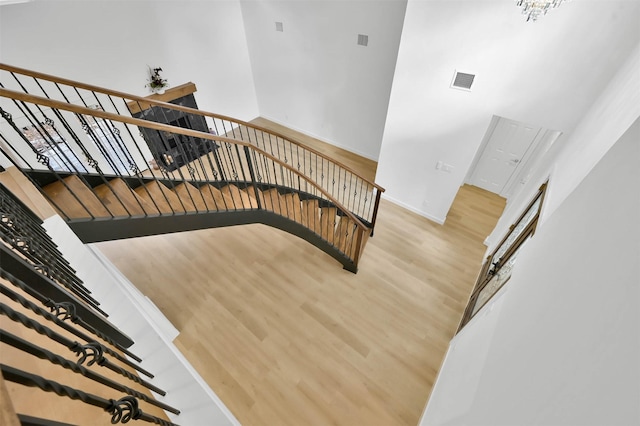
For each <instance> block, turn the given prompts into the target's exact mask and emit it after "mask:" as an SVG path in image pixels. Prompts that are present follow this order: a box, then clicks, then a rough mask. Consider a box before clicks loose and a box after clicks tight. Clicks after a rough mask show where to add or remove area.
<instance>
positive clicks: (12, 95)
mask: <svg viewBox="0 0 640 426" xmlns="http://www.w3.org/2000/svg"><path fill="white" fill-rule="evenodd" d="M0 97H5V98H9V99H14V100H19V101H24V102H29V103H32V104H37V105H44V106H47V107H50V108H55V109H61V110H65V111H70V112H73V113H76V114H81V115H89V116H94V117H99V118H103V119H106V120H112V121H117V122H120V123H127V124H131V125H133V126H138V127H146V128H149V129H155V130H160V131H164V132H169V133H177V134H181V135H185V136H193V137H197V138H200V139H208V140H211V141H214V142H215V141H218V142H227V143H232V144H235V145H240V146H245V147H248V148H249V149H252V150H254V151H256V152H258V153H260V155H263V156H264V157H266V158H269V159H270V160H272V161H274V162H275V163H276V164H278V165H279V166H281V167H284V168H286V169H288V170H289V171H291V172H293V173H294V174H295V175H297V176H298V177H299V178H302V179H304V180H305V181H307V182H308V183H309V184H311V186H312V187H314V188H316V189H317V190H319V191H320V193H322V194H323V195H324V196H325V197H327V199H328V200H329V201H331V202H332V203H333V204H334V205H335V206H336V207H338V208H339V209H340V210H341V211H342V212H343V213H345V214H346V215H347V216H348V217H349V219H351V220H353V222H354V223H355V224H356V225H357V226H358V227H359V228H361V229H362V231H363V232H364V231H366V230H368V229H369V228H368V227H367V226H365V225H364V224H363V223H362V222H361V221H360V219H358V218H357V217H356V215H354V214H353V213H352V212H351V211H350V210H349V209H347V208H346V207H344V206H343V205H342V204H341V203H340V202H339V201H338V200H336V199H335V198H333V196H331V195H330V194H329V193H328V192H327V191H325V190H324V189H323V188H322V187H320V186H319V185H317V184H316V183H315V182H314V181H312V180H310V179H309V178H307V177H306V176H305V175H303V174H301V173H300V172H299V171H297V170H296V169H295V168H294V167H292V166H290V165H288V164H286V163H284V162H282V161H281V160H280V159H279V158H277V157H274V156H273V155H271V154H269V153H268V152H266V151H263V150H262V149H260V148H258V147H256V146H255V145H252V144H250V143H247V142H244V141H240V140H237V139H231V138H225V137H223V136H214V135H212V134H210V133H205V132H200V131H198V130H193V129H185V128H183V127H176V126H171V125H169V124H163V123H158V122H156V121H148V120H141V119H139V118H133V117H127V116H125V115H118V114H114V113H111V112H106V111H102V110H98V109H90V108H86V107H81V106H78V105H73V104H69V103H66V102H61V101H56V100H54V99H49V98H43V97H40V96H35V95H31V94H28V93H23V92H16V91H14V90H8V89H3V88H0Z"/></svg>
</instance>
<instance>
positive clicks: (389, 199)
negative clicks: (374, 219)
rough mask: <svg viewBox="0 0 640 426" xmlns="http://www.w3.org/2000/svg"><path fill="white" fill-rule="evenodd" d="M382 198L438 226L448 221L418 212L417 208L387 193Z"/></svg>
mask: <svg viewBox="0 0 640 426" xmlns="http://www.w3.org/2000/svg"><path fill="white" fill-rule="evenodd" d="M382 198H384V199H385V200H387V201H390V202H392V203H393V204H396V205H398V206H400V207H402V208H404V209H407V210H409V211H410V212H413V213H415V214H417V215H420V216H422V217H424V218H427V219H429V220H430V221H432V222H435V223H437V224H438V225H444V222H445V220H446V218H439V217H435V216H432V215H430V214H429V213H426V212H423V211H421V210H418V209H416V208H415V207H413V206H410V205H409V204H407V203H404V202H402V201H400V200H398V199H395V198H393V197H390V196H388V195H387V194H386V193H384V194H382Z"/></svg>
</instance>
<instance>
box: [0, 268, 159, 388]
mask: <svg viewBox="0 0 640 426" xmlns="http://www.w3.org/2000/svg"><path fill="white" fill-rule="evenodd" d="M0 277H2V278H4V279H5V280H7V281H9V282H10V283H11V284H12V285H14V286H16V287H18V288H19V289H20V290H22V291H24V292H25V293H27V294H28V295H29V296H31V297H33V298H34V299H36V300H38V301H39V302H40V303H42V304H43V305H44V306H47V307H50V306H51V305H52V304H54V303H55V301H53V300H51V299H50V298H48V297H46V296H45V295H43V294H42V293H40V292H38V291H37V290H35V289H33V288H32V287H31V286H29V285H27V284H26V283H25V282H23V281H21V280H19V279H17V278H16V277H14V276H13V275H12V274H10V273H9V272H7V271H5V270H4V269H2V268H0ZM25 307H28V308H29V309H31V307H30V305H29V306H25ZM36 307H37V308H38V309H37V312H36V313H38V314H40V313H42V315H41V316H43V317H45V318H47V319H50V318H51V317H53V318H55V320H54V319H53V318H51V320H52V321H53V322H55V323H56V324H57V325H60V326H61V327H62V328H65V329H69V331H71V330H70V329H73V330H74V331H71V333H73V334H75V335H76V336H78V337H80V338H81V339H83V340H85V341H92V340H94V339H92V338H89V337H88V336H87V335H85V334H84V333H82V332H81V331H80V330H77V329H76V328H75V327H71V326H70V325H69V324H67V323H65V322H62V320H60V319H59V318H57V317H55V315H53V314H51V313H49V312H47V311H46V310H44V309H43V308H40V307H39V306H37V305H36ZM34 312H35V311H34ZM70 319H71V321H72V322H73V323H74V324H78V325H79V326H80V327H82V328H84V329H85V330H87V331H88V332H90V333H92V334H94V335H96V336H98V337H99V338H100V339H102V340H104V341H105V342H107V343H109V344H110V345H112V346H114V347H116V348H118V350H120V351H122V352H123V353H125V354H126V355H128V356H130V357H131V358H133V359H134V360H136V361H138V362H141V361H142V359H141V358H140V357H139V356H137V355H136V354H134V353H132V352H130V351H129V350H127V349H126V348H125V347H124V346H122V345H121V344H119V343H118V342H116V341H114V340H113V339H112V338H111V337H109V336H108V335H107V334H105V333H103V332H102V331H100V330H98V329H97V328H96V327H94V326H92V325H90V324H88V323H87V322H86V321H85V320H83V319H82V317H80V316H79V315H78V314H77V313H76V315H75V316H74V317H73V318H70ZM61 324H64V325H61ZM79 333H80V334H79ZM106 350H107V352H108V348H107V349H106ZM116 353H117V352H116ZM111 355H113V354H111ZM113 356H116V355H113ZM116 357H117V356H116ZM145 374H147V373H146V372H145ZM147 376H149V377H152V376H150V375H149V374H147Z"/></svg>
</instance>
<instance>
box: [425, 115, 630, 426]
mask: <svg viewBox="0 0 640 426" xmlns="http://www.w3.org/2000/svg"><path fill="white" fill-rule="evenodd" d="M639 158H640V119H638V120H636V121H635V123H634V124H633V125H632V126H631V127H630V128H629V129H628V130H627V132H626V133H625V134H624V135H623V136H622V137H621V138H620V139H619V140H618V142H617V143H616V144H615V145H614V146H613V147H612V148H611V149H610V151H609V152H608V153H607V154H606V155H605V156H604V158H602V160H601V161H600V162H599V163H598V164H597V165H596V166H595V167H594V168H593V169H592V170H591V172H590V173H589V175H588V176H587V177H586V178H585V179H584V180H583V181H582V182H581V183H580V184H579V185H578V186H577V188H576V189H575V191H573V192H572V193H571V195H569V197H568V198H566V199H565V201H564V202H563V203H561V204H560V205H559V206H558V207H557V209H556V210H555V211H554V212H553V214H552V215H551V216H550V217H548V219H547V221H546V222H545V223H544V225H543V226H541V227H539V228H538V231H537V232H536V235H535V236H534V237H533V239H532V240H530V241H529V242H528V243H527V245H526V246H525V247H524V248H523V250H522V251H521V254H520V256H519V258H518V262H517V264H516V266H515V268H514V271H513V276H512V278H511V280H510V281H509V282H508V283H507V284H506V285H505V288H503V291H502V293H501V295H500V298H499V299H498V301H497V302H496V303H494V304H493V305H490V307H489V308H488V309H486V308H485V309H483V311H481V312H480V313H479V314H478V317H477V318H474V319H473V320H472V321H471V322H470V323H469V324H468V325H467V326H466V327H465V328H464V329H463V330H462V331H461V333H459V334H458V336H456V338H455V339H454V340H453V341H452V342H451V346H450V348H449V351H448V353H447V358H446V360H445V363H444V365H443V367H442V368H441V371H440V374H439V377H438V379H437V383H436V385H435V387H434V390H433V392H432V395H431V399H430V402H429V404H428V406H427V409H426V411H425V413H424V415H423V418H422V420H421V423H420V424H421V425H445V424H451V425H460V424H465V425H529V424H530V425H605V424H606V425H632V424H635V425H637V424H639V422H640V404H638V401H640V387H639V386H638V384H639V383H640V361H639V360H640V286H639V283H640V263H639V262H638V259H640V245H639V242H640V222H639V221H638V218H639V217H640V193H639V192H638V188H639V187H640V167H638V159H639Z"/></svg>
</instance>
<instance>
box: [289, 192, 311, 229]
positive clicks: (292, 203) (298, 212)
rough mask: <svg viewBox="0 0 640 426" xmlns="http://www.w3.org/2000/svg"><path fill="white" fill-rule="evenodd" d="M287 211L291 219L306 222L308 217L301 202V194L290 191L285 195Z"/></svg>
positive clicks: (301, 222)
mask: <svg viewBox="0 0 640 426" xmlns="http://www.w3.org/2000/svg"><path fill="white" fill-rule="evenodd" d="M284 200H285V205H286V212H287V216H288V217H289V219H291V220H294V221H296V222H298V223H300V224H303V225H304V224H306V222H307V217H306V211H304V210H303V209H302V205H301V202H300V196H299V195H298V194H297V193H295V192H292V193H289V194H285V195H284Z"/></svg>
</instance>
